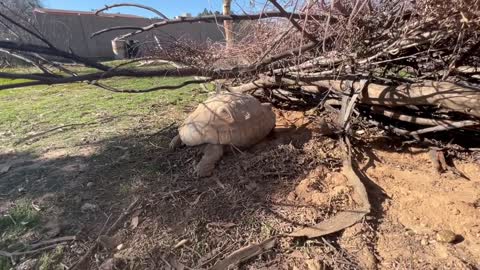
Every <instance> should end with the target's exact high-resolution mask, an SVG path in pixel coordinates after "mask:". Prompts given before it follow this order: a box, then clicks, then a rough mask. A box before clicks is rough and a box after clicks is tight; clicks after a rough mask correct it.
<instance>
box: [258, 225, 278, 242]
mask: <svg viewBox="0 0 480 270" xmlns="http://www.w3.org/2000/svg"><path fill="white" fill-rule="evenodd" d="M274 230H275V229H274V228H273V227H272V225H270V224H268V223H262V226H261V227H260V237H261V238H262V239H263V238H268V237H270V236H272V235H273V232H274Z"/></svg>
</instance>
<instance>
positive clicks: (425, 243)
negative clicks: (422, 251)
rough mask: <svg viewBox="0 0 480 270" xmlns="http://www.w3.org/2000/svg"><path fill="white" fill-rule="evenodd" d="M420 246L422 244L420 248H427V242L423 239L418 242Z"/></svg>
mask: <svg viewBox="0 0 480 270" xmlns="http://www.w3.org/2000/svg"><path fill="white" fill-rule="evenodd" d="M420 244H422V246H428V240H427V239H425V238H424V239H422V241H420Z"/></svg>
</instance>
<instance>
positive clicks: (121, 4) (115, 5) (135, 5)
mask: <svg viewBox="0 0 480 270" xmlns="http://www.w3.org/2000/svg"><path fill="white" fill-rule="evenodd" d="M116 7H138V8H142V9H146V10H149V11H151V12H153V13H155V14H157V15H158V16H160V17H161V18H162V19H165V20H168V17H167V16H165V15H163V13H161V12H160V11H158V10H157V9H154V8H152V7H149V6H144V5H140V4H133V3H120V4H114V5H105V7H104V8H101V9H98V10H96V11H95V15H98V14H99V13H100V12H103V11H106V10H109V9H112V8H116Z"/></svg>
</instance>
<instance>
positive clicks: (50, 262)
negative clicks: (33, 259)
mask: <svg viewBox="0 0 480 270" xmlns="http://www.w3.org/2000/svg"><path fill="white" fill-rule="evenodd" d="M62 257H63V246H58V247H57V248H55V250H54V251H53V252H50V253H44V254H43V255H42V257H41V258H40V267H39V269H40V270H61V269H63V266H62V265H60V262H61V260H62Z"/></svg>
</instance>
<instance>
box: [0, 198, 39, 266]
mask: <svg viewBox="0 0 480 270" xmlns="http://www.w3.org/2000/svg"><path fill="white" fill-rule="evenodd" d="M39 221H40V215H39V214H38V212H37V211H36V210H35V209H33V207H32V206H31V202H30V201H28V200H19V201H17V203H16V205H15V206H14V207H13V208H12V209H10V211H9V212H8V213H7V214H5V215H3V216H1V217H0V248H4V247H6V246H9V245H10V244H12V243H15V242H17V240H18V237H19V236H21V235H22V234H24V233H25V232H27V231H28V230H30V229H32V228H34V227H35V226H36V225H37V224H38V222H39ZM0 269H1V268H0Z"/></svg>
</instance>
